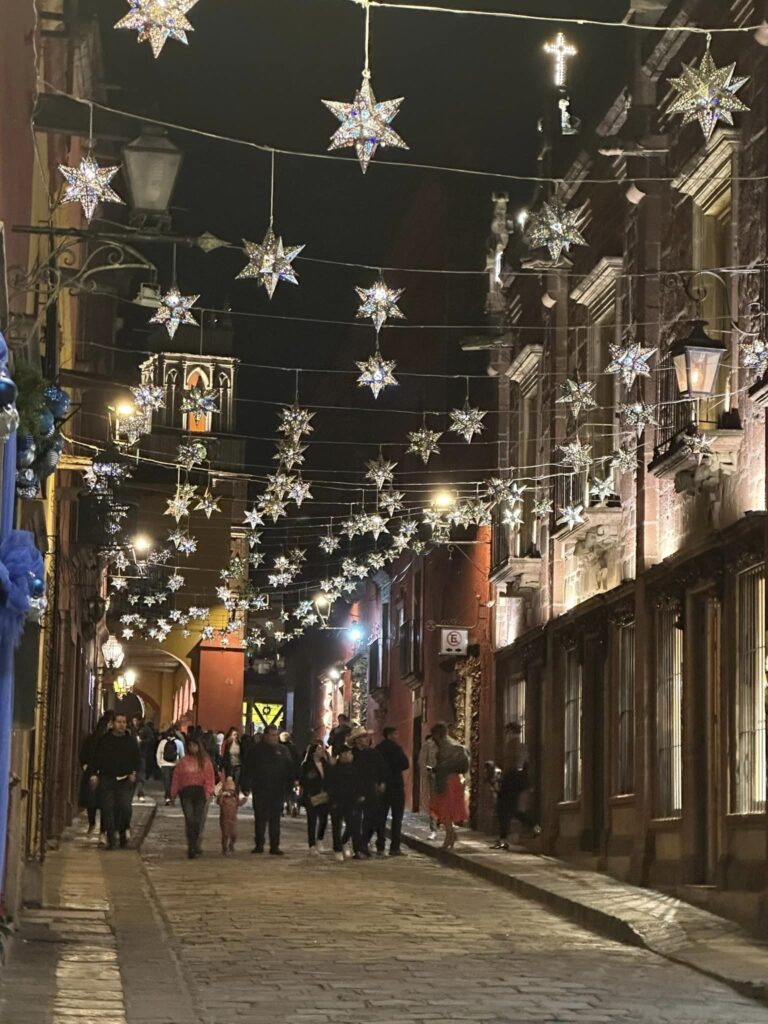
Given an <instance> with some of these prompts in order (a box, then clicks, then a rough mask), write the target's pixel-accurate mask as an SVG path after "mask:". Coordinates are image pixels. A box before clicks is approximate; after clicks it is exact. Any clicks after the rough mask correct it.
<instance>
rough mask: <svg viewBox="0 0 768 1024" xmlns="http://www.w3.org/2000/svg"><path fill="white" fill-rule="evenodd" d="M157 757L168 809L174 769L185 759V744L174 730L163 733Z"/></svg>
mask: <svg viewBox="0 0 768 1024" xmlns="http://www.w3.org/2000/svg"><path fill="white" fill-rule="evenodd" d="M155 757H156V760H157V767H158V768H159V769H160V775H161V776H162V779H163V789H164V791H165V805H166V807H167V806H168V804H169V803H170V802H171V783H172V781H173V772H174V769H175V768H176V765H177V764H178V763H179V761H180V760H181V759H182V757H184V744H183V743H182V741H181V740H180V739H179V738H178V736H177V735H176V733H175V731H174V730H173V729H168V730H167V731H166V732H165V733H163V735H162V737H161V738H160V742H159V743H158V745H157V754H156V755H155Z"/></svg>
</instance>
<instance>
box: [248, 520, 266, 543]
mask: <svg viewBox="0 0 768 1024" xmlns="http://www.w3.org/2000/svg"><path fill="white" fill-rule="evenodd" d="M259 525H261V526H263V525H264V524H263V523H260V524H259ZM247 539H248V547H249V548H255V547H256V546H257V545H258V544H260V543H261V530H251V531H250V533H249V534H248V538H247Z"/></svg>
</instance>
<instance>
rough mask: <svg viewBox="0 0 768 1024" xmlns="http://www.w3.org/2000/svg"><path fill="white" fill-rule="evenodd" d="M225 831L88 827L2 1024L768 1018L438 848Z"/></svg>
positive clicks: (159, 824)
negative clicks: (389, 854) (98, 842)
mask: <svg viewBox="0 0 768 1024" xmlns="http://www.w3.org/2000/svg"><path fill="white" fill-rule="evenodd" d="M217 831H218V829H217V827H216V823H215V822H214V820H213V818H212V819H211V822H210V824H209V827H208V834H207V837H206V843H205V856H204V857H203V858H202V859H200V860H197V861H194V862H192V863H190V862H189V861H187V859H186V855H185V850H184V843H183V841H182V820H181V815H180V812H179V811H178V809H172V808H171V809H165V808H162V807H161V808H159V810H158V814H157V817H156V819H155V823H154V826H153V828H152V830H151V832H150V834H149V836H148V838H147V840H146V841H145V843H144V846H143V848H142V853H141V855H139V854H138V853H136V852H134V851H126V852H122V853H121V852H114V853H103V852H102V851H99V850H96V849H95V848H94V847H93V845H92V844H90V843H85V842H84V841H81V840H78V841H76V842H74V843H68V844H65V845H64V846H63V848H62V851H60V852H59V853H54V854H52V855H51V856H50V858H49V863H48V875H47V886H46V888H47V891H46V904H47V906H46V908H45V909H44V910H41V911H36V912H34V913H32V914H30V915H29V916H28V919H27V924H26V925H25V932H24V933H23V935H22V939H25V940H26V941H21V940H18V941H17V943H16V946H15V950H14V956H13V959H12V962H11V964H10V965H8V966H7V967H6V968H5V969H4V970H3V972H2V974H0V979H1V980H0V1020H2V1021H3V1022H5V1021H7V1022H8V1024H75V1022H85V1021H87V1022H90V1021H92V1020H93V1021H96V1020H98V1021H100V1022H103V1024H123V1022H126V1024H182V1022H187V1024H188V1022H190V1021H194V1022H200V1024H240V1022H243V1021H256V1020H272V1021H279V1022H281V1024H282V1022H284V1024H331V1022H349V1024H360V1022H369V1021H370V1022H372V1024H403V1022H404V1021H418V1022H422V1021H423V1022H431V1021H435V1022H437V1021H441V1020H446V1021H450V1022H451V1024H469V1022H471V1024H483V1022H485V1024H502V1022H503V1024H512V1022H534V1021H536V1022H543V1021H552V1022H554V1021H584V1022H590V1024H599V1022H612V1021H615V1022H625V1021H643V1022H646V1021H647V1022H665V1021H670V1022H671V1021H681V1022H686V1024H693V1022H701V1024H704V1022H706V1024H711V1022H714V1021H717V1022H718V1024H759V1022H768V1009H765V1008H762V1007H761V1006H759V1005H758V1004H757V1003H755V1002H752V1001H751V1000H749V999H746V998H743V997H741V996H739V995H738V994H736V993H735V992H733V991H731V990H730V989H728V988H726V987H724V986H721V985H719V984H718V983H716V982H713V981H710V980H708V979H707V978H705V977H703V976H701V975H699V974H697V973H696V972H694V971H691V970H689V969H688V968H685V967H680V966H677V965H674V964H671V963H669V962H668V961H666V960H663V959H661V958H659V957H657V956H655V955H654V954H652V953H648V952H645V951H643V950H639V949H633V948H630V947H627V946H623V945H620V944H618V943H614V942H610V941H608V940H606V939H603V938H599V937H596V936H594V935H592V934H591V933H589V932H587V931H585V930H583V929H581V928H579V927H577V926H575V925H573V924H570V923H568V922H565V921H563V920H561V919H560V918H558V917H556V916H554V915H552V914H550V913H549V912H547V911H546V910H544V909H542V908H541V907H539V906H538V905H537V904H535V903H532V902H529V901H526V900H523V899H521V898H519V897H517V896H515V895H514V894H512V893H507V892H502V891H499V890H498V889H497V888H495V887H493V886H491V885H489V884H487V883H485V882H483V881H479V880H476V879H474V878H471V877H469V876H467V875H465V874H464V873H461V872H458V871H453V870H451V869H449V868H446V867H444V866H442V865H440V864H438V863H436V862H435V861H432V860H429V859H427V858H424V857H421V856H417V855H411V856H409V857H408V858H407V859H401V860H389V859H386V860H377V859H374V860H372V861H370V862H362V863H360V862H354V861H353V862H348V863H345V864H343V865H342V864H338V863H336V862H335V861H334V860H333V859H332V858H331V856H330V855H328V854H326V855H324V856H321V857H318V858H311V859H310V857H309V856H308V854H307V852H306V849H305V846H304V843H303V840H304V822H303V820H302V821H300V822H296V821H288V822H287V823H286V824H285V842H284V846H285V849H286V850H287V852H288V856H287V857H286V858H284V859H278V858H273V857H269V856H266V857H260V858H257V857H254V856H252V855H251V853H250V846H251V843H250V839H251V835H250V816H249V815H248V814H247V813H246V814H244V815H243V818H242V820H241V825H240V843H239V846H240V849H239V850H238V852H237V854H236V855H235V857H233V858H230V859H227V860H225V859H224V858H223V857H221V855H220V853H219V852H218V848H217V847H218V843H217V840H218V835H217ZM107 908H108V909H107ZM107 924H108V925H110V926H111V927H107ZM116 962H117V963H118V964H119V968H120V973H119V977H118V975H117V972H116V971H115V963H116Z"/></svg>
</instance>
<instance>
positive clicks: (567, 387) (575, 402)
mask: <svg viewBox="0 0 768 1024" xmlns="http://www.w3.org/2000/svg"><path fill="white" fill-rule="evenodd" d="M594 390H595V385H594V384H593V383H591V382H590V381H588V380H583V381H582V380H571V379H570V378H569V379H568V380H566V381H565V382H564V383H562V384H561V385H560V392H561V394H560V398H558V399H557V402H556V404H557V405H567V406H568V408H569V409H570V411H571V415H572V416H573V418H574V419H578V418H579V416H580V415H581V413H582V412H589V411H590V410H591V409H596V408H597V402H596V401H595V400H594V398H593V397H592V392H593V391H594Z"/></svg>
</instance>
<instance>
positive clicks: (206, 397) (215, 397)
mask: <svg viewBox="0 0 768 1024" xmlns="http://www.w3.org/2000/svg"><path fill="white" fill-rule="evenodd" d="M181 411H182V412H186V413H189V414H190V415H191V416H192V418H193V419H194V421H195V423H199V422H200V420H204V419H205V417H206V416H208V415H209V414H210V413H212V412H218V411H219V390H218V388H210V389H209V388H206V387H203V385H202V384H195V386H194V387H192V388H188V389H185V390H184V391H183V392H182V397H181Z"/></svg>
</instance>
